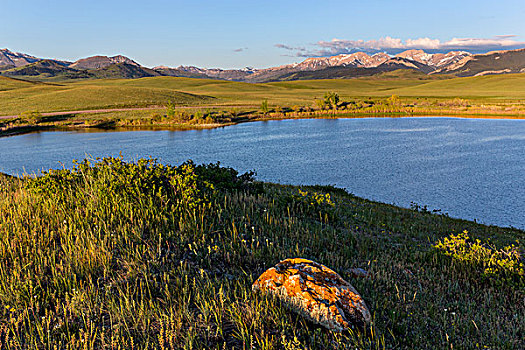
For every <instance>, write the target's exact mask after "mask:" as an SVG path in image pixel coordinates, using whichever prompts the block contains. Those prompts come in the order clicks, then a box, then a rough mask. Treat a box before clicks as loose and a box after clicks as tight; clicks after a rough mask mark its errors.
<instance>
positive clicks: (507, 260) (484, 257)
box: [434, 231, 525, 283]
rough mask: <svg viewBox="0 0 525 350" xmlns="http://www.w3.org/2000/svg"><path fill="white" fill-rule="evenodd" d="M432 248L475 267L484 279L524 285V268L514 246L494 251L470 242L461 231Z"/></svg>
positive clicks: (475, 242) (480, 244) (482, 244)
mask: <svg viewBox="0 0 525 350" xmlns="http://www.w3.org/2000/svg"><path fill="white" fill-rule="evenodd" d="M434 247H435V248H436V249H438V250H439V251H441V252H442V253H443V254H445V255H447V256H451V257H452V258H454V259H455V260H458V261H462V262H465V263H468V264H471V265H474V266H477V267H478V268H479V269H480V270H481V271H482V275H483V276H484V277H490V278H495V279H502V278H503V279H504V280H507V281H513V280H514V281H520V283H524V276H525V267H524V264H523V261H522V259H521V255H520V252H519V251H518V248H517V247H516V246H514V245H510V246H507V247H504V248H503V249H496V248H495V247H493V246H490V245H488V244H484V243H482V242H481V241H480V240H479V239H476V240H474V241H472V240H471V239H470V237H469V236H468V231H463V232H462V233H460V234H458V235H453V234H452V235H450V237H445V238H444V239H443V240H442V241H438V242H437V243H436V245H434Z"/></svg>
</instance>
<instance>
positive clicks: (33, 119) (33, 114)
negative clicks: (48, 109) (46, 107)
mask: <svg viewBox="0 0 525 350" xmlns="http://www.w3.org/2000/svg"><path fill="white" fill-rule="evenodd" d="M20 118H21V119H25V120H27V121H28V122H29V123H31V124H38V123H41V122H42V120H43V119H44V117H43V116H42V113H40V112H39V111H26V112H23V113H22V114H20Z"/></svg>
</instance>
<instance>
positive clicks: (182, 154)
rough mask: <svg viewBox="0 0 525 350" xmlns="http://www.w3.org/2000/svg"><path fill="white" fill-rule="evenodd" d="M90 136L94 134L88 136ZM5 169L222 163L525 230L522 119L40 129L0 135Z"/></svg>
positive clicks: (272, 178) (266, 175)
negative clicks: (86, 163)
mask: <svg viewBox="0 0 525 350" xmlns="http://www.w3.org/2000/svg"><path fill="white" fill-rule="evenodd" d="M86 131H90V132H86ZM0 147H1V150H2V152H0V171H4V172H7V173H11V174H20V173H22V172H23V171H24V169H25V171H27V172H37V171H39V170H41V169H49V168H57V167H61V165H60V163H59V162H63V163H64V164H66V165H68V164H71V163H70V162H71V160H72V159H81V158H84V157H85V156H86V155H91V156H93V157H103V156H110V155H111V156H118V155H119V153H120V152H122V154H123V155H124V157H125V158H126V159H129V160H133V159H138V158H140V157H149V156H152V157H155V158H158V159H159V160H161V161H162V162H164V163H170V164H179V163H181V162H183V161H186V160H187V159H193V160H194V161H195V162H197V163H209V162H217V161H220V162H221V163H222V164H223V165H227V166H232V167H235V168H236V169H238V170H239V171H247V170H252V169H255V170H256V171H257V174H258V178H259V179H261V180H265V181H272V182H280V183H292V184H333V185H336V186H339V187H345V188H347V189H348V191H350V192H352V193H354V194H356V195H359V196H362V197H366V198H370V199H373V200H378V201H383V202H387V203H395V204H398V205H402V206H409V205H410V203H411V202H416V203H419V204H420V205H428V207H429V208H432V209H437V208H439V209H442V210H443V211H444V212H448V213H449V214H450V215H452V216H456V217H462V218H467V219H478V220H479V221H482V222H485V223H491V224H499V225H504V226H509V225H512V226H515V227H520V228H525V200H524V199H523V198H525V184H524V180H525V157H524V156H523V155H524V151H525V121H521V120H487V119H483V120H478V119H455V118H364V119H335V120H326V119H305V120H283V121H265V122H256V123H247V124H241V125H237V126H232V127H226V128H219V129H207V130H188V131H180V130H179V131H177V130H162V131H159V130H142V131H129V130H118V131H111V132H107V131H106V132H103V131H100V130H98V131H94V130H84V131H82V132H42V133H34V134H27V135H20V136H14V137H8V138H2V139H0Z"/></svg>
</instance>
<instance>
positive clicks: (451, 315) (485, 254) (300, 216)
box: [0, 158, 525, 349]
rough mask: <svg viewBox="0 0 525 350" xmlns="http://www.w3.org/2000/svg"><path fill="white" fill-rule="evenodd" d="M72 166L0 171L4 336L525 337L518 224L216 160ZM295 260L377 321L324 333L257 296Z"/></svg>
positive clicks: (225, 339)
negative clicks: (320, 271)
mask: <svg viewBox="0 0 525 350" xmlns="http://www.w3.org/2000/svg"><path fill="white" fill-rule="evenodd" d="M75 164H76V165H75V167H73V168H72V169H71V170H64V169H63V170H53V171H50V172H48V173H44V174H42V175H41V176H39V177H36V178H35V177H26V178H24V179H18V178H13V177H9V176H3V175H0V256H1V260H0V261H1V263H0V308H1V309H0V347H1V348H9V349H17V348H23V349H202V348H206V349H356V348H358V349H438V348H440V349H445V348H447V349H452V348H456V349H479V348H490V349H519V348H524V347H525V341H524V338H523V334H524V333H525V304H524V298H525V295H524V290H525V275H524V274H525V272H524V266H523V258H522V257H523V253H524V247H523V242H524V238H525V232H523V231H519V230H516V229H512V228H500V227H495V226H484V225H480V224H477V223H474V222H469V221H464V220H458V219H453V218H450V217H448V216H446V215H438V214H436V213H431V212H429V211H428V210H427V209H426V208H425V207H419V206H417V205H415V206H414V207H413V208H412V209H402V208H398V207H395V206H392V205H387V204H381V203H376V202H371V201H367V200H364V199H361V198H358V197H355V196H353V195H352V194H350V193H348V192H346V191H344V190H342V189H337V188H334V187H330V186H314V187H294V186H281V185H277V184H270V183H259V182H256V181H254V179H253V174H251V173H247V174H238V173H237V172H236V171H235V170H234V169H231V168H223V167H220V166H219V165H218V164H209V165H195V164H193V163H192V162H187V163H185V164H182V165H179V166H177V167H172V166H166V165H162V164H158V163H156V162H155V161H154V160H139V161H137V163H125V162H123V161H122V160H121V159H115V158H107V159H99V160H93V159H91V160H84V161H82V162H76V163H75ZM290 257H303V258H308V259H312V260H315V261H317V262H319V263H322V264H325V265H327V266H328V267H330V268H332V269H334V270H335V271H336V272H338V273H340V274H341V275H342V277H343V278H345V279H347V280H348V281H349V282H350V283H351V284H352V285H353V286H354V287H355V288H356V289H357V290H358V291H359V292H360V294H361V295H362V296H363V297H364V299H365V301H366V303H367V305H368V307H369V308H370V310H371V312H372V323H371V325H370V326H368V327H366V329H362V330H358V329H355V330H352V331H348V332H344V333H335V332H331V331H327V330H325V329H323V328H321V327H318V326H315V325H313V324H311V323H309V322H307V321H305V320H304V319H303V318H301V317H299V316H297V315H295V314H294V313H293V312H291V311H290V310H289V309H287V308H286V306H285V305H283V304H282V303H281V302H279V301H278V300H276V299H273V298H271V297H268V296H265V295H261V294H254V293H252V291H251V284H252V282H253V281H254V280H255V279H256V278H257V277H258V276H259V275H260V274H261V273H262V272H263V271H264V270H265V269H267V268H269V267H271V266H273V265H275V264H276V263H277V262H279V261H280V260H283V259H285V258H290ZM354 267H360V268H363V269H365V270H366V271H368V273H369V276H368V277H366V278H354V277H352V274H351V272H350V269H351V268H354Z"/></svg>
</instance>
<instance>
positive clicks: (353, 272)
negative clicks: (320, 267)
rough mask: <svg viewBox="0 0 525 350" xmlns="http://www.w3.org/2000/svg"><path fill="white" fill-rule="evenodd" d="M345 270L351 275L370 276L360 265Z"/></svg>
mask: <svg viewBox="0 0 525 350" xmlns="http://www.w3.org/2000/svg"><path fill="white" fill-rule="evenodd" d="M345 272H346V273H348V274H349V275H351V276H352V277H370V274H369V273H368V271H366V270H364V269H362V268H360V267H356V268H353V269H348V270H346V271H345Z"/></svg>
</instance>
